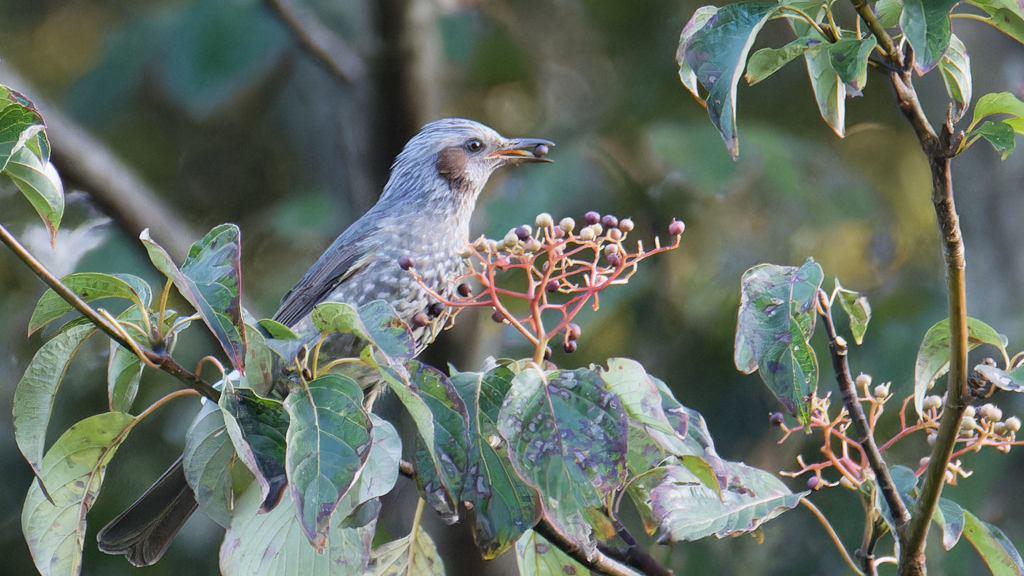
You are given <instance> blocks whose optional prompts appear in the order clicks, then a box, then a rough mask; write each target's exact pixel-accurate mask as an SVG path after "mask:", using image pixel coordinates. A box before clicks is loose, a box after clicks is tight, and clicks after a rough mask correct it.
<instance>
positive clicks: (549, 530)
mask: <svg viewBox="0 0 1024 576" xmlns="http://www.w3.org/2000/svg"><path fill="white" fill-rule="evenodd" d="M533 529H534V531H535V532H537V534H540V535H541V536H543V537H544V538H545V539H546V540H547V541H548V542H551V543H552V544H554V545H555V547H556V548H558V549H559V550H561V551H562V552H565V553H566V554H568V555H569V556H571V557H572V559H573V560H575V561H577V562H579V563H580V564H582V565H584V566H586V567H587V568H589V569H591V570H596V571H597V572H600V573H602V574H607V575H608V576H639V575H638V574H637V573H636V572H634V571H633V570H630V569H629V568H627V567H626V566H624V565H623V564H621V563H619V562H616V561H615V560H613V559H611V558H609V557H608V556H607V555H606V554H605V553H604V552H601V551H600V550H598V551H597V552H595V553H594V558H593V559H589V558H587V554H586V553H585V552H584V551H583V550H582V549H581V548H580V547H579V546H577V545H576V544H573V543H572V542H570V541H568V540H566V539H565V538H564V537H562V535H561V534H559V533H558V531H557V530H555V529H554V528H553V527H552V526H551V524H549V523H548V521H547V520H541V521H540V522H538V523H537V525H536V526H534V527H533ZM659 568H660V566H659ZM645 573H646V572H645ZM646 574H648V576H655V573H646Z"/></svg>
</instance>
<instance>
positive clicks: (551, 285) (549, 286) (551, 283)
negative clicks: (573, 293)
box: [544, 280, 558, 292]
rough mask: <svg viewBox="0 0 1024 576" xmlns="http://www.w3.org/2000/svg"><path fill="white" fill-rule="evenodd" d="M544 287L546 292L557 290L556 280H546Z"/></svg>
mask: <svg viewBox="0 0 1024 576" xmlns="http://www.w3.org/2000/svg"><path fill="white" fill-rule="evenodd" d="M544 289H545V290H547V291H548V292H558V280H548V283H547V284H546V285H545V286H544Z"/></svg>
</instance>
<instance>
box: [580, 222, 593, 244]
mask: <svg viewBox="0 0 1024 576" xmlns="http://www.w3.org/2000/svg"><path fill="white" fill-rule="evenodd" d="M594 238H597V235H596V234H594V229H593V228H591V227H590V226H587V227H586V228H584V229H583V230H580V240H583V241H584V242H590V241H591V240H593V239H594Z"/></svg>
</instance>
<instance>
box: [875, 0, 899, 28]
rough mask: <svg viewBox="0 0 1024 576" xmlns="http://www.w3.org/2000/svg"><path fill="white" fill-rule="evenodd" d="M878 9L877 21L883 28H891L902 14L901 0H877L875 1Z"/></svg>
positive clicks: (896, 23) (897, 22)
mask: <svg viewBox="0 0 1024 576" xmlns="http://www.w3.org/2000/svg"><path fill="white" fill-rule="evenodd" d="M875 9H876V10H878V23H879V24H881V25H882V27H883V28H893V27H895V26H897V25H898V24H899V23H900V17H901V16H902V15H903V2H902V1H901V0H878V2H876V3H875Z"/></svg>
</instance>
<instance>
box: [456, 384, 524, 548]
mask: <svg viewBox="0 0 1024 576" xmlns="http://www.w3.org/2000/svg"><path fill="white" fill-rule="evenodd" d="M514 378H515V373H514V372H512V370H511V369H510V368H508V367H507V366H499V367H497V368H494V369H492V370H490V371H488V372H486V373H484V374H480V373H475V372H462V373H458V374H453V375H452V377H451V381H452V385H454V386H455V388H456V390H458V392H459V395H460V396H461V397H462V399H463V401H464V402H465V404H466V406H467V408H468V410H469V414H470V426H469V438H470V447H469V452H468V455H467V461H466V468H467V470H466V481H465V485H464V487H463V489H462V495H461V496H460V498H459V500H460V501H465V502H468V503H469V504H470V505H472V507H473V511H474V514H473V520H474V526H473V536H474V538H475V539H476V543H477V546H478V547H479V548H480V552H481V553H482V554H483V556H484V558H485V559H488V560H489V559H492V558H495V557H497V556H498V555H500V554H501V553H503V552H505V551H506V550H508V549H509V548H510V547H511V546H512V544H513V543H514V542H515V541H516V540H517V539H518V538H519V537H520V536H521V535H522V534H523V533H524V532H526V531H527V530H529V529H530V527H531V526H533V525H534V524H536V523H537V520H539V519H540V502H539V501H538V499H537V493H536V492H535V491H534V490H533V489H531V488H530V487H529V486H527V485H526V484H525V483H524V482H523V481H522V480H521V479H520V478H519V476H518V475H517V474H516V473H515V470H514V469H513V468H512V462H511V461H510V460H509V458H508V454H507V452H506V451H505V449H504V441H503V440H502V439H501V437H500V436H499V435H498V424H497V421H498V414H499V412H500V411H501V403H502V402H503V401H504V399H505V395H506V394H507V393H508V390H509V388H510V387H511V386H512V380H513V379H514Z"/></svg>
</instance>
